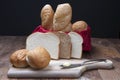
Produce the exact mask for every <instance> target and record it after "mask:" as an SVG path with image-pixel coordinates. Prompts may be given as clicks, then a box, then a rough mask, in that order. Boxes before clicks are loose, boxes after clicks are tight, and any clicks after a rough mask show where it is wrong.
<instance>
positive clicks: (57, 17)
mask: <svg viewBox="0 0 120 80" xmlns="http://www.w3.org/2000/svg"><path fill="white" fill-rule="evenodd" d="M71 18H72V7H71V6H70V4H68V3H64V4H59V5H58V6H57V9H56V12H55V14H54V17H53V30H55V31H60V30H62V29H64V28H65V27H66V26H67V25H68V24H69V23H70V22H71Z"/></svg>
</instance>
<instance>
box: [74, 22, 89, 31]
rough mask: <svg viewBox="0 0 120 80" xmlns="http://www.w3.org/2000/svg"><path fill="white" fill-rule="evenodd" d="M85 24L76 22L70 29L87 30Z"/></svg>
mask: <svg viewBox="0 0 120 80" xmlns="http://www.w3.org/2000/svg"><path fill="white" fill-rule="evenodd" d="M87 26H88V25H87V23H86V22H85V21H76V22H75V23H73V25H72V29H73V31H79V32H81V31H83V30H86V29H87Z"/></svg>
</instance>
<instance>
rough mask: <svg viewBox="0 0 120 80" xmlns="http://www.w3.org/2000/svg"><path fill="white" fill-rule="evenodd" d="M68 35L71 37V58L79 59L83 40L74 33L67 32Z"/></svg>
mask: <svg viewBox="0 0 120 80" xmlns="http://www.w3.org/2000/svg"><path fill="white" fill-rule="evenodd" d="M68 35H69V36H70V37H71V43H72V53H71V57H72V58H81V57H82V43H83V38H82V37H81V36H80V35H79V34H78V33H76V32H69V33H68Z"/></svg>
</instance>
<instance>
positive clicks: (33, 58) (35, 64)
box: [26, 47, 51, 69]
mask: <svg viewBox="0 0 120 80" xmlns="http://www.w3.org/2000/svg"><path fill="white" fill-rule="evenodd" d="M26 60H27V63H28V64H29V65H30V66H31V67H32V68H34V69H42V68H45V67H47V66H48V64H49V62H50V60H51V58H50V54H49V52H48V51H47V50H46V49H45V48H43V47H36V48H35V49H33V50H30V51H29V52H28V55H27V56H26Z"/></svg>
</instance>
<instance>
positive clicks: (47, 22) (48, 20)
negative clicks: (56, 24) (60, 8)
mask: <svg viewBox="0 0 120 80" xmlns="http://www.w3.org/2000/svg"><path fill="white" fill-rule="evenodd" d="M40 16H41V23H42V26H43V27H44V29H46V30H51V29H52V26H53V16H54V11H53V9H52V7H51V6H50V5H49V4H46V5H45V6H44V7H43V8H42V10H41V14H40Z"/></svg>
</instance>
